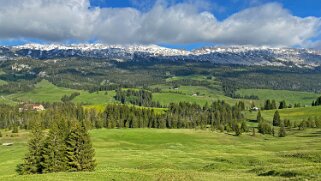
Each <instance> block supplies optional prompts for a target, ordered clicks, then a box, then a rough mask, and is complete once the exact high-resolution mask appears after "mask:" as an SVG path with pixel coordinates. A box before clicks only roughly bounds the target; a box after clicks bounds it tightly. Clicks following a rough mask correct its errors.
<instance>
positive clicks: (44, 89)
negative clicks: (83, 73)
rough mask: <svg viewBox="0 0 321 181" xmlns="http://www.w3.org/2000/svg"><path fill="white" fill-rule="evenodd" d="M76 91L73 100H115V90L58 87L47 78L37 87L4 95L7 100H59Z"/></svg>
mask: <svg viewBox="0 0 321 181" xmlns="http://www.w3.org/2000/svg"><path fill="white" fill-rule="evenodd" d="M74 92H79V93H80V95H79V96H77V97H76V98H75V99H74V100H73V102H75V103H86V104H107V103H111V102H114V101H115V100H114V98H113V97H114V96H115V91H108V92H107V94H106V93H105V91H101V92H98V93H96V92H95V93H89V92H88V91H82V90H73V89H68V88H62V87H57V86H55V85H53V84H52V83H50V82H48V81H47V80H42V81H41V82H39V83H38V84H36V85H35V88H34V89H33V90H32V91H29V92H21V93H16V94H11V95H6V96H3V99H6V100H7V101H9V100H11V101H16V102H20V101H25V102H26V101H30V102H59V101H60V100H61V98H62V97H63V96H64V95H68V96H69V95H71V94H72V93H74Z"/></svg>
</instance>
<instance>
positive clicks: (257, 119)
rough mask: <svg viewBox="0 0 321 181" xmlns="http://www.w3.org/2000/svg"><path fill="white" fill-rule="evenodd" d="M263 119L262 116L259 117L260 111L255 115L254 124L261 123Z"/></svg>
mask: <svg viewBox="0 0 321 181" xmlns="http://www.w3.org/2000/svg"><path fill="white" fill-rule="evenodd" d="M262 120H263V119H262V115H261V111H259V112H258V113H257V116H256V122H258V123H259V122H261V121H262Z"/></svg>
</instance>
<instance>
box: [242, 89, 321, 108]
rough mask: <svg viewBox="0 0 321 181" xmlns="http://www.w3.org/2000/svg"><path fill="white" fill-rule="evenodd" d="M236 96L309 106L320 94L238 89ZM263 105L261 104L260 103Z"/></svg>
mask: <svg viewBox="0 0 321 181" xmlns="http://www.w3.org/2000/svg"><path fill="white" fill-rule="evenodd" d="M237 94H240V95H241V96H250V95H254V96H258V97H259V99H260V100H261V101H264V100H266V99H271V100H273V99H274V100H276V101H277V102H280V101H283V100H285V101H286V103H288V104H292V105H293V104H297V103H300V104H301V105H302V106H304V105H311V103H312V101H314V100H316V99H317V98H318V97H319V96H321V95H320V94H316V93H312V92H300V91H288V90H271V89H240V90H238V91H237ZM261 104H263V102H261Z"/></svg>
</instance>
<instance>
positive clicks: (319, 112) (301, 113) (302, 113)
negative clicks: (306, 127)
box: [245, 106, 321, 121]
mask: <svg viewBox="0 0 321 181" xmlns="http://www.w3.org/2000/svg"><path fill="white" fill-rule="evenodd" d="M274 113H275V110H269V111H261V114H262V117H263V118H264V119H266V120H271V121H272V120H273V115H274ZM279 113H280V116H281V119H289V120H291V121H302V120H303V119H305V120H306V119H308V118H309V117H311V118H312V119H314V117H321V106H316V107H302V108H291V109H281V110H279ZM245 115H246V118H248V119H251V120H255V119H256V116H257V112H246V114H245Z"/></svg>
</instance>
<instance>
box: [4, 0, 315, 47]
mask: <svg viewBox="0 0 321 181" xmlns="http://www.w3.org/2000/svg"><path fill="white" fill-rule="evenodd" d="M26 43H41V44H49V43H61V44H71V43H106V44H157V45H161V46H166V47H171V48H184V49H194V48H198V47H202V46H216V45H219V46H221V45H222V46H230V45H244V46H268V47H302V48H315V49H321V1H320V0H10V1H8V0H0V45H7V46H11V45H20V44H26Z"/></svg>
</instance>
